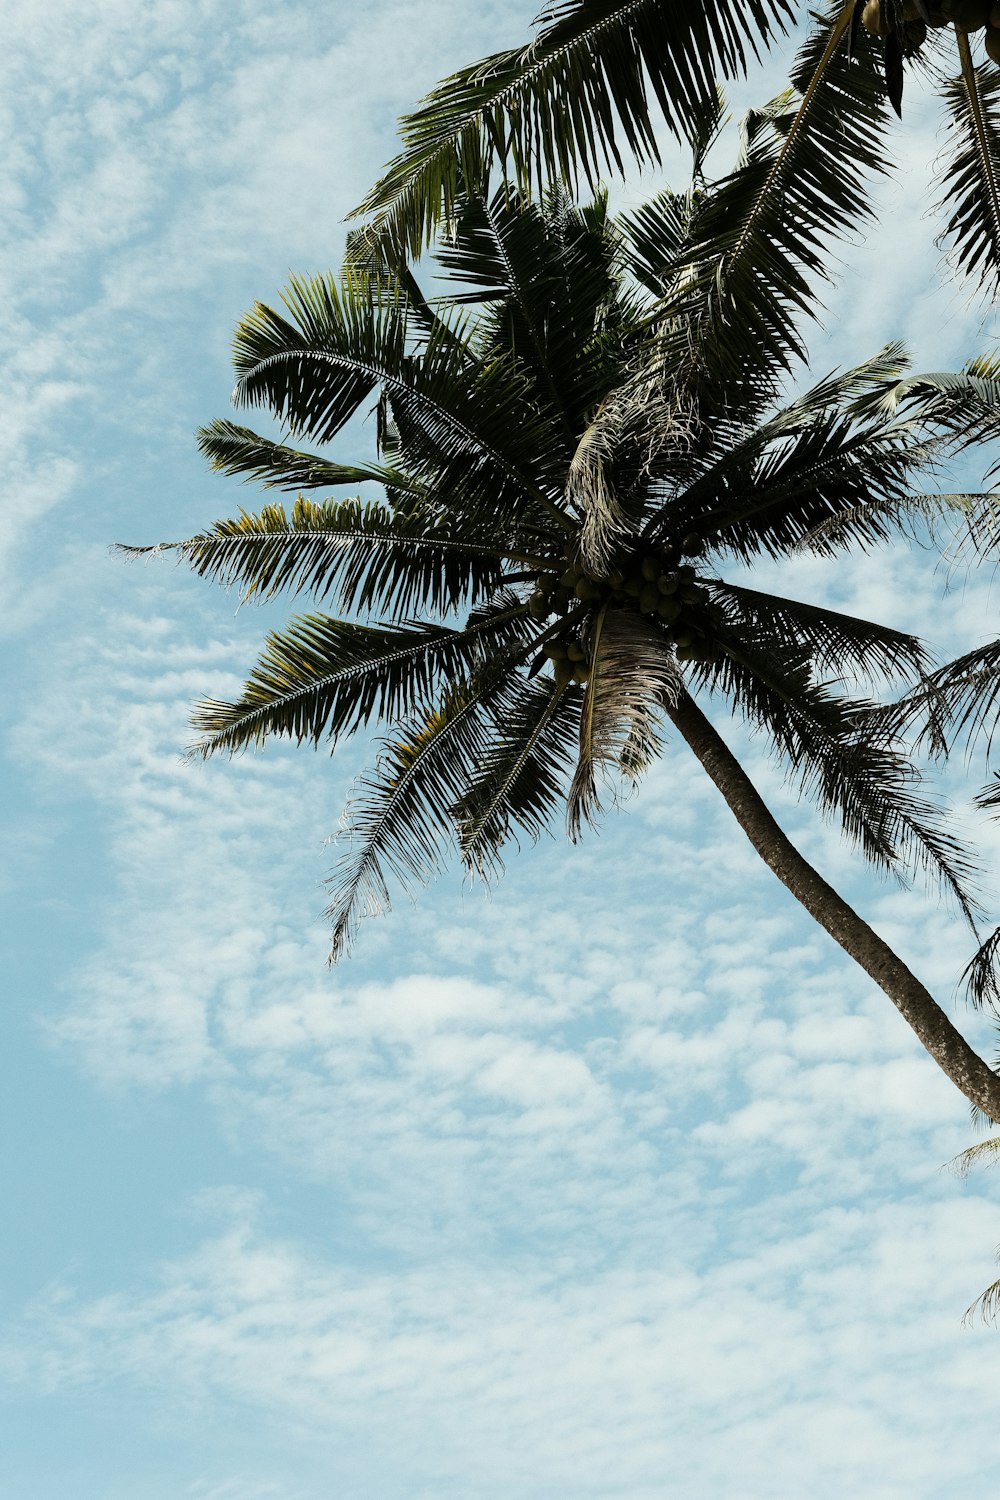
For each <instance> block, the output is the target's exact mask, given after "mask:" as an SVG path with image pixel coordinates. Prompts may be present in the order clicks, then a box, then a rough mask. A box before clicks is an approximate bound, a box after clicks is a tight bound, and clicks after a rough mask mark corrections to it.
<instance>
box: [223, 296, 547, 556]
mask: <svg viewBox="0 0 1000 1500" xmlns="http://www.w3.org/2000/svg"><path fill="white" fill-rule="evenodd" d="M285 302H286V305H287V306H288V307H289V309H290V311H291V312H292V314H293V316H294V318H295V321H294V322H292V321H289V319H287V318H285V317H283V316H281V315H279V314H278V313H276V312H274V311H273V310H272V309H271V308H269V307H266V306H264V304H262V303H258V304H257V306H256V308H255V309H254V311H253V312H252V313H251V314H249V315H248V316H247V318H245V319H244V320H243V322H242V323H241V324H240V326H239V328H238V330H237V335H236V341H235V353H234V364H235V367H236V371H237V375H238V380H237V385H236V390H235V394H234V400H235V401H237V402H238V403H239V404H242V405H259V406H266V407H268V408H269V409H270V410H271V411H272V412H273V413H274V414H275V416H277V417H279V418H280V419H281V420H283V421H285V422H287V423H288V424H289V426H290V427H291V429H292V431H293V432H295V433H302V434H305V435H308V436H311V437H312V438H314V439H315V440H318V441H320V442H329V441H330V440H331V439H332V438H333V437H334V436H336V434H337V433H338V432H339V431H340V429H341V428H342V427H343V426H344V424H345V423H346V422H347V421H348V419H349V418H350V417H351V416H353V415H354V413H355V412H356V411H357V410H358V408H359V406H360V405H361V403H362V402H363V401H365V400H366V399H367V398H368V397H369V396H370V395H371V394H372V392H373V391H374V390H375V388H376V387H379V388H380V389H381V390H382V392H383V394H384V396H385V398H386V399H387V400H388V401H389V403H390V408H391V413H392V418H393V422H394V424H395V428H396V431H397V442H404V443H406V441H407V439H408V440H409V446H410V448H411V449H412V454H411V464H412V470H411V472H414V474H415V477H416V479H417V480H418V481H420V480H422V479H423V478H424V474H423V472H422V470H423V469H424V467H425V465H426V466H427V467H428V468H429V471H430V472H432V473H433V474H434V478H435V481H436V483H437V485H438V486H439V487H440V486H441V485H442V483H443V484H444V485H446V486H452V487H454V488H455V489H461V490H462V492H463V499H464V502H465V506H466V508H469V507H471V506H472V505H473V504H474V503H475V500H476V498H477V497H478V499H479V500H480V502H481V503H482V505H484V506H486V507H488V508H489V511H490V512H491V513H493V514H495V513H496V509H497V506H498V503H501V502H505V503H506V504H507V505H508V507H516V508H517V509H519V510H522V511H523V510H524V508H525V503H526V501H527V502H531V503H533V504H534V506H535V507H536V508H537V509H539V510H540V511H541V512H542V514H543V515H547V516H548V517H550V518H554V519H555V520H556V522H557V524H560V525H562V526H564V527H567V526H568V525H569V524H570V523H569V521H568V520H567V519H566V517H565V516H564V515H563V513H562V511H561V510H560V507H559V504H558V500H557V498H556V497H557V496H558V494H559V490H560V489H561V483H560V484H559V485H557V486H554V487H553V489H552V490H550V489H549V488H548V487H543V483H542V482H541V481H544V476H545V472H546V468H547V467H551V468H552V469H554V470H555V471H556V472H559V466H560V459H561V456H562V453H561V447H560V445H559V442H558V438H557V435H556V434H555V433H554V431H553V428H552V424H551V422H550V421H549V420H548V419H547V417H546V415H545V414H544V413H542V412H540V411H539V409H538V406H537V403H535V402H533V401H532V400H531V394H532V392H531V382H530V380H529V378H528V377H527V375H526V374H525V372H524V371H523V370H521V369H520V368H519V367H518V365H517V363H516V361H515V360H514V359H513V358H512V357H511V356H510V355H508V356H507V357H506V358H496V359H493V360H491V361H488V362H484V361H470V360H469V358H468V352H467V350H466V349H465V348H464V347H463V346H462V345H461V344H460V343H459V344H456V342H455V340H454V339H453V338H443V337H437V336H435V335H434V334H433V333H432V334H431V335H429V336H428V337H427V338H426V339H425V340H424V341H423V343H422V345H421V350H420V357H419V358H415V357H414V356H412V355H410V354H408V352H407V342H406V318H405V312H404V311H403V310H401V308H400V307H399V305H397V304H395V303H390V304H388V305H386V306H382V305H378V306H376V305H375V304H373V303H372V302H371V301H370V300H369V299H368V298H367V297H366V296H359V297H357V298H352V297H351V295H350V283H349V282H348V284H347V285H346V287H343V288H342V287H341V286H340V285H339V284H338V283H337V281H336V280H335V279H334V278H333V277H317V278H315V279H314V280H312V281H308V282H306V281H301V280H299V281H294V282H293V283H292V284H291V288H290V290H289V292H288V293H287V294H286V297H285Z"/></svg>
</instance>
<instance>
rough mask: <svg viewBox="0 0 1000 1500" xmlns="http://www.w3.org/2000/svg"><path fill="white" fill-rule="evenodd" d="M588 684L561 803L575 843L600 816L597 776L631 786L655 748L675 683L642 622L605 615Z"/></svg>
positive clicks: (663, 643) (668, 654)
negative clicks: (573, 763)
mask: <svg viewBox="0 0 1000 1500" xmlns="http://www.w3.org/2000/svg"><path fill="white" fill-rule="evenodd" d="M590 649H591V665H590V676H589V678H588V680H587V687H586V691H585V693H584V698H583V708H582V711H581V714H580V749H579V757H578V760H577V767H576V772H575V774H574V776H573V782H572V785H571V787H570V789H569V796H568V797H567V801H566V826H567V829H568V831H569V836H570V838H571V839H573V840H574V842H575V841H576V840H577V839H578V838H579V836H580V832H581V829H582V825H583V823H584V822H587V823H591V822H593V821H594V819H595V818H596V817H597V815H598V814H599V813H600V811H601V802H600V793H599V787H598V776H599V775H602V776H604V777H605V778H610V777H611V776H613V775H615V774H617V775H618V776H619V777H624V778H625V779H626V780H632V781H634V780H635V779H636V777H637V775H638V774H639V773H640V772H641V771H642V770H643V769H644V768H645V766H646V764H647V763H648V761H649V760H650V759H651V758H652V756H653V755H654V754H655V752H656V749H657V747H658V745H659V734H658V728H657V725H658V720H659V717H660V712H661V705H662V703H663V702H664V701H665V700H667V701H669V700H670V699H672V698H675V697H676V695H677V693H678V691H679V689H680V675H679V673H678V670H677V666H676V663H675V661H674V656H673V652H672V651H671V649H670V646H669V644H668V642H667V640H666V639H665V637H664V636H663V635H662V634H661V633H660V632H659V631H657V630H655V629H654V628H653V627H652V626H650V625H648V624H647V623H646V621H645V620H643V619H642V618H641V617H640V616H637V615H635V614H632V613H626V612H623V611H621V610H615V609H605V610H604V611H602V612H601V614H600V615H599V616H598V618H597V621H596V622H595V626H594V634H593V639H592V640H591V642H590Z"/></svg>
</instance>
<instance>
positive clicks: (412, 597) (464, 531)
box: [121, 497, 544, 619]
mask: <svg viewBox="0 0 1000 1500" xmlns="http://www.w3.org/2000/svg"><path fill="white" fill-rule="evenodd" d="M498 548H499V549H501V550H498ZM121 550H123V551H128V552H131V553H132V554H133V555H139V556H141V555H142V554H144V553H151V552H166V551H173V552H176V554H177V555H178V557H179V558H180V559H183V560H184V561H185V562H187V563H189V564H190V565H191V567H192V568H193V569H194V571H195V572H196V573H198V574H199V575H200V576H201V577H203V578H210V579H212V580H213V581H214V582H216V583H220V584H222V585H223V586H224V587H226V588H232V587H238V588H239V589H240V591H241V593H242V595H243V597H244V598H248V599H249V598H272V597H273V596H274V595H275V594H278V593H292V594H297V593H301V592H303V591H308V592H309V593H310V594H312V595H313V596H314V597H315V598H316V599H328V598H330V596H331V595H332V596H335V598H336V607H337V609H338V610H339V611H341V612H343V613H354V612H364V613H370V614H375V615H381V616H383V617H386V616H389V617H393V618H396V619H402V618H406V617H408V616H410V615H414V614H417V613H419V612H421V611H424V610H429V611H431V612H432V613H434V614H445V613H447V612H449V611H451V610H455V609H458V608H459V607H460V606H461V605H462V604H463V603H464V602H465V601H467V600H468V599H469V598H470V596H474V595H479V596H483V595H488V594H489V593H491V592H492V591H493V590H494V589H495V588H497V587H498V585H499V584H500V581H501V578H502V576H503V571H504V566H505V564H509V563H510V562H517V563H529V564H532V565H534V566H536V567H538V566H544V559H540V558H537V557H533V556H532V555H530V554H527V553H525V552H519V551H515V550H513V549H512V548H507V549H504V543H503V541H502V540H500V539H498V538H497V537H496V535H495V532H494V531H493V530H492V529H491V528H487V527H485V526H484V525H482V524H480V525H478V526H477V525H476V524H475V523H474V522H473V523H470V522H469V521H468V520H467V519H466V518H465V517H464V516H462V515H461V514H459V515H457V516H448V517H442V516H441V515H440V514H439V513H437V512H436V511H435V512H433V513H432V514H430V515H426V514H425V513H424V512H423V511H422V510H419V509H418V510H404V511H399V510H393V509H391V508H390V507H388V506H386V505H383V504H379V503H377V502H369V503H368V504H362V503H361V501H360V500H328V501H325V502H321V503H317V502H315V501H310V500H305V499H303V498H301V497H300V498H299V499H298V500H296V502H295V504H294V505H293V507H292V510H291V514H288V513H287V512H286V510H285V508H284V506H282V505H268V506H265V507H264V509H263V510H261V511H260V512H258V513H257V514H256V515H251V514H248V513H247V512H246V511H241V512H240V514H239V515H238V516H236V517H233V518H232V519H230V520H224V521H217V522H216V523H215V525H214V526H213V527H212V529H211V530H210V531H206V532H201V533H199V534H198V535H197V536H193V537H189V538H188V539H187V540H185V541H183V542H175V543H162V542H161V543H159V544H158V545H156V546H153V547H134V548H127V549H124V548H123V549H121Z"/></svg>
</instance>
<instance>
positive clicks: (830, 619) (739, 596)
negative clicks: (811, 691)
mask: <svg viewBox="0 0 1000 1500" xmlns="http://www.w3.org/2000/svg"><path fill="white" fill-rule="evenodd" d="M708 593H709V598H710V599H711V601H712V604H713V605H714V606H715V607H716V608H718V609H719V610H720V611H721V613H722V616H723V618H724V620H725V628H726V630H727V631H730V632H731V633H732V635H733V637H734V638H735V639H736V640H743V639H745V638H746V637H747V636H749V637H750V638H751V639H756V640H769V641H770V642H771V643H772V646H773V648H774V650H775V651H777V652H779V653H784V652H789V653H792V654H793V655H794V654H797V653H799V652H801V651H803V650H805V651H806V652H807V653H808V655H809V659H810V661H811V662H812V664H813V666H814V668H815V669H817V670H818V671H819V672H822V673H826V672H830V671H839V672H841V673H844V674H845V675H847V674H850V675H853V676H857V677H859V678H862V679H867V680H868V681H869V682H873V683H874V682H878V683H884V682H885V681H886V679H891V678H895V677H900V676H903V677H905V678H906V680H907V681H911V680H912V679H913V677H914V676H921V675H923V674H924V673H925V672H926V671H927V669H928V666H929V661H930V658H929V656H928V653H927V650H926V648H925V646H924V645H923V643H922V642H921V641H920V640H919V639H918V638H917V637H916V636H914V635H911V634H909V633H908V632H906V631H902V630H893V629H891V628H890V627H889V626H887V625H880V624H878V623H877V622H875V621H872V620H864V619H861V618H860V617H859V616H857V615H845V614H842V613H840V612H839V611H837V610H833V609H825V608H823V607H822V606H821V605H818V604H808V603H806V602H804V601H802V600H797V599H786V598H783V597H781V596H779V595H776V594H764V593H761V592H759V591H758V590H756V589H748V588H743V587H739V586H736V585H733V584H728V583H722V582H714V583H710V584H709V585H708Z"/></svg>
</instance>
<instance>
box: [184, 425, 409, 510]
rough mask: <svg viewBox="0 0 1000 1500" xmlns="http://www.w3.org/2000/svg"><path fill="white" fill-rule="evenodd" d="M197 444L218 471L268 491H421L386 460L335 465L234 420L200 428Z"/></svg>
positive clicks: (321, 456) (331, 461)
mask: <svg viewBox="0 0 1000 1500" xmlns="http://www.w3.org/2000/svg"><path fill="white" fill-rule="evenodd" d="M198 447H199V449H200V450H201V452H202V453H203V454H204V456H205V457H206V458H207V459H208V461H209V463H210V464H211V466H212V468H213V469H215V470H216V471H217V472H218V473H220V474H238V475H245V476H246V478H247V479H248V480H250V479H253V480H256V481H257V483H258V484H261V485H263V487H264V489H268V490H296V491H298V490H320V489H332V488H334V487H335V486H338V485H343V484H349V485H355V484H367V483H374V484H381V485H384V486H385V487H386V488H388V489H392V490H395V491H396V492H397V493H400V494H408V495H421V494H423V493H424V489H423V487H422V486H420V485H418V484H416V483H415V482H414V480H413V476H412V475H410V474H405V473H404V472H403V471H402V470H401V469H394V468H392V467H391V465H388V464H338V463H334V462H333V460H332V459H329V458H326V457H324V456H323V455H321V454H318V453H305V452H303V451H302V450H301V449H298V448H292V447H290V446H289V445H288V444H287V443H277V442H274V441H273V440H272V439H271V438H266V437H261V436H260V435H259V434H258V433H256V432H253V431H251V429H250V428H249V427H242V426H240V425H239V423H237V422H228V421H224V420H216V421H214V422H210V423H209V424H208V426H207V427H202V428H200V429H199V432H198Z"/></svg>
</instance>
